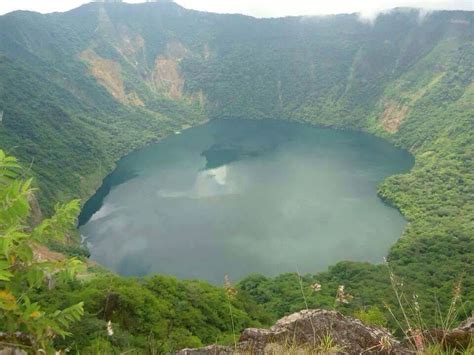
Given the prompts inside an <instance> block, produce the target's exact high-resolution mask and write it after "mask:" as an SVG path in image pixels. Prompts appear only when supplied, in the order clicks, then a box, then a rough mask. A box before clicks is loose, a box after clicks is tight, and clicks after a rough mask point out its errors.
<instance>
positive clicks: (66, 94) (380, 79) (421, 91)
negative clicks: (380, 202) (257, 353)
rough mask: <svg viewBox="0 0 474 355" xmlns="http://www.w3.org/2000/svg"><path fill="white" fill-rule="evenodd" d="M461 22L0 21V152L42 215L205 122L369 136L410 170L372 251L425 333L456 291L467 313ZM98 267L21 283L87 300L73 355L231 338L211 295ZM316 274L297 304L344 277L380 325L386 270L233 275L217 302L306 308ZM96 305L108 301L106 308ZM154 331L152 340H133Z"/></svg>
mask: <svg viewBox="0 0 474 355" xmlns="http://www.w3.org/2000/svg"><path fill="white" fill-rule="evenodd" d="M473 21H474V12H466V11H436V12H432V13H428V14H424V13H422V12H420V11H418V10H414V9H395V10H393V11H391V12H388V13H384V14H381V15H379V16H378V17H377V18H376V19H375V20H374V22H373V23H365V22H361V21H360V20H359V18H358V17H357V15H355V14H354V15H335V16H325V17H287V18H279V19H255V18H252V17H247V16H241V15H217V14H211V13H203V12H197V11H190V10H186V9H184V8H182V7H180V6H178V5H176V4H174V3H169V2H166V3H162V2H158V3H147V4H139V5H129V4H103V3H92V4H88V5H84V6H82V7H80V8H77V9H75V10H72V11H69V12H66V13H55V14H48V15H40V14H38V13H32V12H14V13H10V14H7V15H4V16H1V17H0V117H2V119H1V120H0V148H2V149H3V150H5V151H6V152H7V153H8V155H15V156H17V157H18V158H19V160H20V162H21V163H22V165H23V167H24V168H26V169H27V170H26V172H25V175H32V176H34V177H35V180H34V181H35V184H36V185H35V186H37V187H38V188H39V191H38V193H37V194H36V195H37V196H38V198H39V201H40V206H41V209H42V211H43V214H44V215H46V216H48V215H52V213H53V206H54V204H55V203H56V201H60V202H67V201H69V200H71V199H73V198H80V199H82V201H84V200H85V199H87V198H88V197H89V196H90V195H91V194H92V193H93V192H94V191H95V189H96V188H97V187H98V186H99V185H100V182H101V180H102V179H103V177H104V176H105V175H106V174H107V173H108V172H110V171H111V169H113V167H114V162H115V161H116V160H117V159H119V158H120V157H121V156H123V155H124V154H126V153H128V152H130V151H131V150H133V149H135V148H137V147H141V146H143V145H145V144H147V143H149V142H152V141H156V140H158V139H160V138H162V137H164V136H166V135H168V134H170V133H171V132H174V131H176V130H179V129H181V128H182V127H188V126H192V125H195V124H198V123H202V122H205V121H206V120H208V119H225V118H238V119H282V120H293V121H299V122H306V123H311V124H317V125H324V126H332V127H337V128H344V129H346V128H348V129H357V130H364V131H367V132H370V133H373V134H376V135H379V136H382V137H384V138H386V139H388V140H389V141H391V142H393V143H394V144H396V145H398V146H401V147H403V148H406V149H407V150H409V151H410V152H411V153H412V154H413V155H414V157H415V161H416V162H415V166H414V168H413V169H412V171H411V172H410V173H408V174H404V175H399V176H393V177H390V178H388V179H387V180H385V181H384V182H383V183H382V184H381V185H380V187H379V194H380V196H381V197H382V198H383V199H384V200H386V201H387V202H388V203H390V204H393V205H394V206H395V207H396V208H398V209H400V211H401V212H402V213H403V215H404V216H405V217H406V219H407V220H408V222H409V224H408V227H407V229H406V231H405V232H404V234H403V235H402V236H401V238H400V240H399V241H398V242H397V243H396V244H395V245H394V246H393V247H392V248H391V250H390V252H389V254H388V256H387V260H388V262H389V264H390V267H391V270H392V272H393V273H394V274H395V275H399V276H400V277H403V284H404V287H405V288H406V294H409V295H411V294H413V293H416V294H417V295H418V297H419V299H420V305H421V308H422V310H423V312H424V313H425V314H426V322H427V323H429V324H435V323H436V321H437V320H438V319H439V312H438V310H437V309H438V307H439V311H440V312H445V311H446V310H447V309H448V308H449V305H450V302H451V300H452V292H453V289H455V288H456V286H457V285H459V284H460V285H461V290H462V298H463V300H464V303H463V307H462V311H461V312H460V313H459V319H461V318H463V317H465V316H466V315H468V314H469V313H470V312H471V311H472V309H473V307H474V276H473V275H474V82H473V78H474V64H473V63H474V41H473V39H474V31H473V28H474V27H473V26H474V24H473ZM36 214H38V211H36ZM33 219H34V218H33ZM53 244H54V243H52V242H51V243H49V245H50V247H51V248H53V247H55V248H56V249H61V251H62V252H65V253H69V254H71V255H76V256H79V257H83V256H84V254H85V253H84V251H83V250H81V249H80V248H78V247H77V246H74V245H71V244H68V245H58V244H57V243H55V244H54V245H53ZM99 269H100V268H99ZM98 274H99V276H98V277H97V278H93V280H94V281H91V282H90V283H88V282H87V281H86V280H87V279H88V277H85V280H80V281H78V280H75V281H70V282H69V283H68V282H65V283H63V284H61V285H58V287H56V288H55V289H54V290H53V291H51V292H41V291H42V289H41V288H40V289H37V290H36V292H33V291H34V290H33V291H31V290H30V291H29V292H33V294H32V295H31V299H32V300H33V301H35V302H38V304H41V305H43V306H44V307H49V308H50V309H48V311H52V310H53V309H67V307H70V306H73V305H75V304H77V303H78V302H80V301H85V306H84V307H85V308H84V309H85V316H84V317H83V318H82V321H81V323H78V324H77V325H76V327H77V329H75V330H74V331H73V332H72V333H73V334H75V338H74V339H73V343H74V344H76V346H78V347H79V348H81V349H82V348H84V349H87V348H88V347H93V346H115V347H118V348H126V347H127V346H137V347H146V346H147V345H146V344H153V346H156V347H157V348H158V349H160V351H167V350H170V349H176V348H177V347H183V346H188V345H189V346H190V345H200V344H204V343H212V342H214V341H216V340H217V341H221V340H223V339H226V338H227V339H229V337H230V334H231V330H232V329H231V328H230V323H229V322H228V321H227V320H223V319H224V316H223V315H222V314H224V312H227V309H228V308H227V303H228V300H227V299H226V297H225V293H224V292H223V291H222V290H221V289H219V288H216V287H214V286H210V285H207V284H205V283H200V282H198V281H178V280H175V279H172V278H168V277H163V276H154V277H151V278H149V279H144V280H142V279H140V280H130V279H123V278H120V277H118V276H115V275H110V274H107V273H106V272H105V273H104V272H103V271H98ZM315 282H317V283H321V284H322V287H323V288H322V292H321V293H319V294H318V297H313V296H309V295H308V297H307V300H306V301H307V302H309V305H310V306H311V307H321V306H322V307H332V306H333V305H334V296H335V293H336V290H337V287H338V285H341V284H342V285H345V286H346V289H347V290H348V292H350V293H351V295H352V296H353V301H352V302H351V303H350V304H347V305H342V306H341V309H342V310H343V311H344V312H346V313H349V314H355V313H357V312H359V313H357V314H361V313H360V312H366V313H367V312H369V313H370V312H372V313H371V314H378V312H379V313H382V315H381V316H380V317H378V316H377V318H378V319H377V321H378V322H381V323H383V324H386V321H387V320H388V319H390V315H389V313H388V312H387V311H386V310H384V306H383V305H384V303H386V304H392V305H393V304H394V303H395V302H396V300H395V299H394V298H393V297H392V296H391V292H390V277H389V272H388V269H387V267H386V266H385V265H370V264H364V263H352V262H342V263H340V264H337V265H335V266H333V267H331V268H329V270H328V271H326V272H323V273H319V274H316V275H306V276H303V277H302V278H299V277H297V275H294V274H286V275H281V276H278V277H276V278H267V277H265V276H261V275H253V276H249V277H248V278H246V279H244V280H241V281H240V283H239V284H238V285H237V289H238V290H239V291H240V292H238V294H239V296H238V297H242V298H243V299H244V300H242V299H236V300H232V302H233V303H232V307H234V308H235V309H236V311H235V312H237V313H236V314H237V315H236V322H237V323H236V325H237V328H239V330H240V329H241V328H242V327H243V326H250V325H253V324H269V323H270V321H271V320H273V319H274V318H275V317H277V316H281V315H284V314H287V313H289V312H291V311H295V310H298V309H302V308H304V307H305V304H304V302H305V300H304V299H303V297H301V288H303V289H304V290H306V291H307V292H311V288H310V285H313V284H314V283H315ZM306 291H304V292H306ZM111 295H113V296H111ZM203 295H204V296H203ZM311 295H312V294H311ZM110 297H116V300H117V304H116V308H113V309H111V310H110V312H111V313H110V314H108V313H107V312H108V311H107V309H104V306H103V304H104V302H105V300H108V299H109V298H110ZM150 305H151V306H150ZM374 307H376V308H374ZM150 309H154V310H155V311H156V312H149V310H150ZM374 309H377V311H374ZM160 310H161V311H160ZM239 312H240V313H239ZM221 313H222V314H221ZM226 314H227V313H226ZM150 317H153V319H152V318H150ZM381 319H382V320H381ZM109 320H110V321H112V322H113V323H115V324H116V325H117V326H118V327H119V328H118V329H119V330H118V332H119V333H120V334H121V335H122V336H121V337H119V338H118V339H119V340H120V341H117V342H116V343H113V344H109V342H108V340H107V338H106V337H103V339H102V338H101V336H100V334H101V333H100V332H101V331H102V330H100V329H103V327H104V326H105V325H106V322H107V321H109ZM222 322H223V323H222ZM390 326H393V324H390ZM0 330H3V329H1V327H0ZM85 334H92V335H91V336H90V337H89V338H87V337H86V335H85ZM94 334H95V335H94ZM164 334H166V336H167V337H168V338H167V339H168V340H167V341H166V342H163V343H159V344H158V343H155V342H153V341H149V340H150V339H149V337H150V336H151V337H155V338H160V339H161V338H163V337H164ZM109 340H110V339H109ZM56 341H58V342H59V340H56ZM97 342H99V343H100V344H99V345H97ZM94 344H95V345H94ZM104 344H107V345H104ZM57 346H59V343H58V345H57ZM89 349H91V348H89Z"/></svg>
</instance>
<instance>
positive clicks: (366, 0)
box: [0, 0, 474, 18]
mask: <svg viewBox="0 0 474 355" xmlns="http://www.w3.org/2000/svg"><path fill="white" fill-rule="evenodd" d="M86 2H89V1H88V0H0V14H4V13H7V12H10V11H14V10H32V11H39V12H43V13H47V12H53V11H66V10H70V9H72V8H74V7H77V6H79V5H81V4H84V3H86ZM127 2H130V3H134V2H135V3H136V2H143V0H127ZM176 2H177V3H179V4H181V5H182V6H184V7H186V8H191V9H197V10H205V11H211V12H221V13H242V14H246V15H252V16H256V17H279V16H288V15H318V14H336V13H348V12H349V13H350V12H359V13H361V14H362V15H363V16H364V17H369V18H370V17H373V16H374V15H375V14H376V13H378V12H380V11H382V10H386V9H390V8H393V7H398V6H409V7H419V8H425V9H449V10H453V9H463V10H474V0H176Z"/></svg>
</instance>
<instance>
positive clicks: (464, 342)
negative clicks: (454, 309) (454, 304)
mask: <svg viewBox="0 0 474 355" xmlns="http://www.w3.org/2000/svg"><path fill="white" fill-rule="evenodd" d="M425 338H426V339H428V340H431V341H435V342H437V343H438V344H442V345H443V346H444V347H445V348H448V349H457V348H460V349H466V348H468V347H469V345H470V344H471V343H472V342H473V341H474V340H473V339H474V314H473V315H472V316H471V317H470V318H468V319H466V320H465V321H464V322H462V323H461V324H460V325H459V326H458V327H457V328H454V329H452V330H448V331H445V330H442V329H432V330H430V331H428V332H427V336H425Z"/></svg>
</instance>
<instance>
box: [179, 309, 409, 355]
mask: <svg viewBox="0 0 474 355" xmlns="http://www.w3.org/2000/svg"><path fill="white" fill-rule="evenodd" d="M249 353H250V354H288V353H292V354H314V353H345V354H360V353H364V354H406V353H407V349H404V348H403V347H402V346H401V345H400V343H399V342H398V341H397V340H396V339H395V338H394V337H393V336H392V335H391V334H390V333H389V332H388V331H387V330H385V329H383V328H376V327H371V326H368V325H365V324H363V323H362V322H361V321H359V320H357V319H354V318H350V317H345V316H343V315H342V314H341V313H339V312H336V311H326V310H319V309H316V310H304V311H301V312H298V313H294V314H292V315H289V316H287V317H284V318H282V319H280V320H279V321H278V322H277V323H276V324H275V325H274V326H273V327H271V328H270V329H254V328H250V329H245V330H244V331H243V333H242V335H241V337H240V340H239V342H238V344H237V347H236V349H233V348H231V347H223V346H209V347H206V348H201V349H183V350H181V351H180V352H179V353H178V354H180V355H187V354H189V355H191V354H193V355H206V354H219V355H220V354H249Z"/></svg>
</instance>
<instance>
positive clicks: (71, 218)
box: [0, 150, 83, 351]
mask: <svg viewBox="0 0 474 355" xmlns="http://www.w3.org/2000/svg"><path fill="white" fill-rule="evenodd" d="M33 192H34V189H33V188H32V179H27V178H25V177H24V176H23V175H22V169H21V167H20V165H19V164H18V162H17V160H16V158H14V157H10V156H7V155H5V153H4V152H3V151H2V150H0V349H1V348H2V346H4V345H6V344H15V346H18V347H23V348H26V349H29V350H33V351H38V350H39V349H43V350H45V351H48V350H51V349H52V340H53V339H54V337H56V336H61V337H65V336H67V335H68V334H69V333H68V332H67V329H68V327H69V326H70V325H71V324H72V323H73V322H74V321H77V320H79V319H80V318H81V316H82V314H83V305H82V303H78V304H75V305H73V306H71V307H69V308H66V309H63V310H56V311H54V312H51V313H47V312H44V311H42V309H41V307H40V306H39V304H37V303H34V302H31V301H30V297H29V295H31V293H32V292H35V291H36V290H38V289H40V288H46V287H48V288H52V287H54V284H55V283H56V282H57V283H59V282H64V281H66V280H69V279H71V278H73V277H74V276H75V274H76V273H77V272H78V271H79V270H80V269H81V267H82V263H81V261H79V260H77V259H75V258H64V259H63V260H55V261H50V260H40V259H39V258H38V257H35V252H34V251H35V248H36V247H37V246H38V245H39V244H43V243H46V242H49V241H52V240H60V239H62V238H64V236H65V234H66V233H67V232H68V231H70V230H71V229H72V228H74V226H75V224H76V216H77V215H78V212H79V208H80V205H79V201H78V200H74V201H71V202H70V203H68V204H64V205H59V204H58V205H56V207H55V214H54V215H53V216H52V217H51V218H49V219H45V220H44V221H43V222H42V223H40V224H39V225H38V226H36V227H32V226H30V225H29V224H28V221H29V217H30V203H29V201H30V198H31V197H32V194H33Z"/></svg>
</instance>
